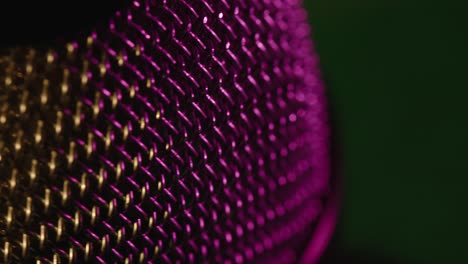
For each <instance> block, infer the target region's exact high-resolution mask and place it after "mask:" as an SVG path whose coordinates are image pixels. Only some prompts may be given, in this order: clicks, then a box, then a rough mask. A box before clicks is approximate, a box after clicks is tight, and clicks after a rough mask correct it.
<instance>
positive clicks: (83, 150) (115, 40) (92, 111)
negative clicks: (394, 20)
mask: <svg viewBox="0 0 468 264" xmlns="http://www.w3.org/2000/svg"><path fill="white" fill-rule="evenodd" d="M314 54H315V53H314V50H313V45H312V42H311V41H310V39H309V27H308V24H307V19H306V13H305V11H304V10H303V9H302V8H301V6H300V1H298V0H287V1H286V0H285V1H276V0H263V1H260V0H259V1H254V0H230V1H229V0H219V1H210V0H203V1H198V0H197V1H195V0H193V1H189V0H178V1H156V0H137V1H134V2H133V4H132V5H131V6H129V7H128V8H127V9H126V10H122V11H120V12H118V13H116V14H115V15H114V16H113V17H112V18H111V21H110V22H109V23H108V24H107V25H105V26H103V27H99V26H98V27H97V28H96V29H95V30H94V31H93V32H92V33H90V34H87V35H83V36H82V37H81V38H79V40H77V41H75V42H70V43H57V45H56V46H54V47H50V49H43V48H25V47H21V48H16V49H11V50H6V51H3V52H2V53H1V55H0V190H1V192H0V199H1V200H0V257H1V260H0V262H7V263H9V262H11V263H33V262H34V261H40V262H41V263H86V262H91V263H205V262H212V263H247V262H255V263H292V262H294V261H297V260H298V258H299V257H300V255H301V254H302V251H303V250H304V248H305V247H306V245H307V242H308V241H309V240H310V239H311V237H312V233H313V232H314V228H315V224H316V223H317V221H318V219H320V216H321V215H322V212H323V207H324V201H326V199H327V194H328V189H329V185H330V182H329V166H328V127H327V124H326V112H325V108H326V105H325V99H324V89H323V85H322V82H321V80H320V78H319V70H318V59H317V56H315V55H314ZM59 261H60V262H59Z"/></svg>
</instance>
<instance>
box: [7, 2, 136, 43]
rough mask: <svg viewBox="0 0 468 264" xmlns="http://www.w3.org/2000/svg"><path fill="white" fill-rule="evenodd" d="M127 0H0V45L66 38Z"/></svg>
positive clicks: (104, 18)
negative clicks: (0, 0)
mask: <svg viewBox="0 0 468 264" xmlns="http://www.w3.org/2000/svg"><path fill="white" fill-rule="evenodd" d="M129 4H131V1H128V0H123V1H112V0H100V1H91V0H82V1H30V2H26V1H2V3H0V32H1V37H0V45H1V47H14V46H18V45H35V46H37V45H41V44H44V45H45V44H47V43H49V42H50V41H53V40H56V39H68V38H71V37H72V36H74V35H76V34H79V33H80V32H83V31H84V32H86V31H87V30H89V29H90V28H91V27H93V26H96V25H99V24H101V23H103V22H106V21H107V20H108V19H109V17H110V16H111V15H112V14H113V13H114V12H115V11H116V10H118V9H119V8H121V7H122V6H125V5H129Z"/></svg>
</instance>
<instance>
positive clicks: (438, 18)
mask: <svg viewBox="0 0 468 264" xmlns="http://www.w3.org/2000/svg"><path fill="white" fill-rule="evenodd" d="M304 1H305V5H306V7H307V8H308V10H309V17H310V21H311V23H312V27H313V34H314V37H315V41H316V49H317V50H318V52H319V54H320V56H321V63H322V66H323V73H324V77H325V79H326V81H327V83H328V89H329V98H330V104H331V109H332V120H333V123H334V126H335V134H336V135H335V138H334V141H335V143H337V145H338V150H339V151H338V152H340V154H341V156H342V159H343V165H342V166H343V175H344V184H343V186H344V189H345V191H344V197H343V205H342V206H343V209H342V213H341V218H340V223H339V226H338V229H337V231H336V234H335V236H334V238H333V241H332V245H331V247H330V249H329V250H328V252H327V253H326V256H325V258H324V260H323V262H324V263H336V262H338V263H350V262H351V263H383V264H385V263H468V203H467V201H468V199H467V198H468V111H467V110H468V67H467V66H468V33H467V32H468V8H467V7H468V5H467V4H466V3H464V2H463V1H453V0H445V1H431V0H426V1H422V0H407V1H398V0H393V1H391V0H373V1H372V0H360V1H358V0H355V1H351V0H304ZM465 2H466V1H465Z"/></svg>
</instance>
